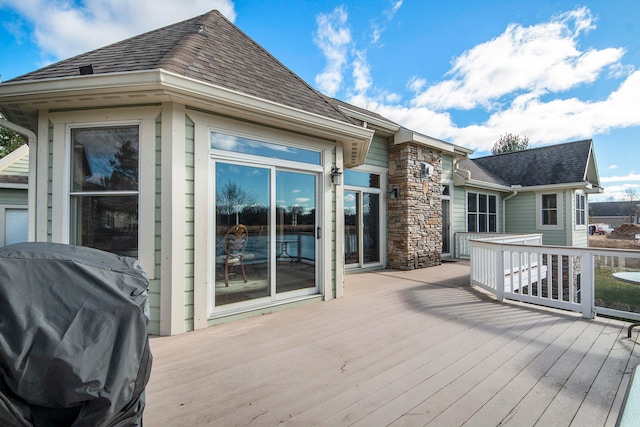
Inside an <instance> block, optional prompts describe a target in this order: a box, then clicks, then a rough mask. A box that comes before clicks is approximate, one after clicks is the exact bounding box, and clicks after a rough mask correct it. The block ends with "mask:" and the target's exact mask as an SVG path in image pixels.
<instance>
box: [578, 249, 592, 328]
mask: <svg viewBox="0 0 640 427" xmlns="http://www.w3.org/2000/svg"><path fill="white" fill-rule="evenodd" d="M581 258H582V262H581V264H582V265H581V272H580V274H581V277H582V280H581V281H580V304H581V305H582V317H584V318H586V319H593V318H594V317H595V314H596V308H595V305H594V304H595V296H594V295H595V271H594V268H595V267H594V265H593V264H594V263H593V255H592V254H591V253H590V252H582V254H581Z"/></svg>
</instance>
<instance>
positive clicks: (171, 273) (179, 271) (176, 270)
mask: <svg viewBox="0 0 640 427" xmlns="http://www.w3.org/2000/svg"><path fill="white" fill-rule="evenodd" d="M161 135H162V137H161V147H162V148H161V151H162V154H161V157H162V159H161V164H162V182H161V186H160V193H161V196H160V198H161V200H160V205H161V206H162V209H161V214H160V215H161V227H160V230H161V231H160V234H161V243H160V252H161V259H162V261H161V266H160V271H161V273H160V277H161V282H160V319H159V320H160V334H161V335H174V334H178V333H181V332H184V331H185V281H186V277H185V276H186V275H185V266H184V264H185V262H184V261H185V249H186V248H185V243H186V242H185V240H186V239H185V230H186V228H185V217H186V215H185V202H186V200H185V190H186V187H185V182H186V181H185V165H186V154H185V110H184V106H182V105H177V104H173V103H167V104H163V105H162V131H161ZM153 145H154V147H155V141H154V144H153ZM154 163H155V162H154ZM154 188H155V186H154ZM150 218H155V215H152V216H151V217H150Z"/></svg>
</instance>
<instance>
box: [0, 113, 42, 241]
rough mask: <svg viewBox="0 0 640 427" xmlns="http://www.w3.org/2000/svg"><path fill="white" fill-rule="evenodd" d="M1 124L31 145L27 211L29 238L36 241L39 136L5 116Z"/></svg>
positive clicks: (1, 119)
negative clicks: (37, 151)
mask: <svg viewBox="0 0 640 427" xmlns="http://www.w3.org/2000/svg"><path fill="white" fill-rule="evenodd" d="M0 126H4V127H6V128H7V129H11V130H12V131H14V132H16V133H19V134H20V135H23V136H25V137H27V145H28V146H29V181H28V184H27V188H28V189H27V212H28V216H29V234H28V240H29V241H30V242H35V240H36V191H35V186H36V182H37V180H36V171H37V168H36V165H37V158H38V156H37V153H36V148H37V143H38V137H37V136H36V134H35V133H34V132H32V131H30V130H29V129H27V128H23V127H22V126H20V125H17V124H15V123H11V122H9V121H7V120H5V119H3V118H0Z"/></svg>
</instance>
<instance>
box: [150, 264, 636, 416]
mask: <svg viewBox="0 0 640 427" xmlns="http://www.w3.org/2000/svg"><path fill="white" fill-rule="evenodd" d="M628 324H629V323H625V322H621V321H617V320H611V319H606V318H601V317H599V318H596V319H595V320H592V321H589V320H585V319H582V318H580V317H579V316H577V315H574V314H571V313H565V312H560V311H555V310H549V309H543V308H537V307H533V306H527V305H524V304H519V303H512V302H505V303H498V302H496V301H495V300H493V299H492V298H490V297H488V296H487V295H485V294H484V293H482V292H480V291H478V290H476V289H473V288H471V287H470V286H469V266H468V265H467V264H465V263H447V264H443V265H442V266H439V267H434V268H429V269H422V270H415V271H410V272H397V271H381V272H374V273H363V274H355V275H349V276H347V278H346V283H345V296H344V297H343V298H340V299H337V300H333V301H329V302H322V303H315V304H310V305H306V306H303V307H299V308H294V309H289V310H285V311H282V312H277V313H273V314H269V315H265V316H261V317H254V318H250V319H245V320H240V321H236V322H233V323H228V324H223V325H219V326H215V327H212V328H208V329H206V330H201V331H197V332H193V333H188V334H183V335H178V336H175V337H161V338H152V340H151V347H152V350H153V356H154V362H153V370H152V374H151V380H150V382H149V385H148V387H147V408H146V410H145V415H144V424H145V426H201V425H213V426H243V425H252V426H275V425H283V426H312V425H321V426H349V425H357V426H387V425H392V426H403V425H406V426H423V425H433V426H461V425H465V426H497V425H512V426H528V425H539V426H564V425H575V426H603V425H611V426H612V425H614V424H615V421H616V418H617V416H618V412H619V410H620V407H621V405H622V401H623V398H624V394H625V390H626V388H627V384H628V382H629V377H630V375H631V372H632V369H633V367H634V366H635V365H637V364H638V363H640V346H639V345H638V344H636V341H638V331H637V329H636V330H634V332H633V336H632V338H631V339H628V338H627V337H626V326H628Z"/></svg>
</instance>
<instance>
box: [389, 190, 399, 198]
mask: <svg viewBox="0 0 640 427" xmlns="http://www.w3.org/2000/svg"><path fill="white" fill-rule="evenodd" d="M399 192H400V191H399V190H398V187H393V188H392V189H391V191H390V192H389V198H390V199H391V200H395V199H397V198H398V193H399Z"/></svg>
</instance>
